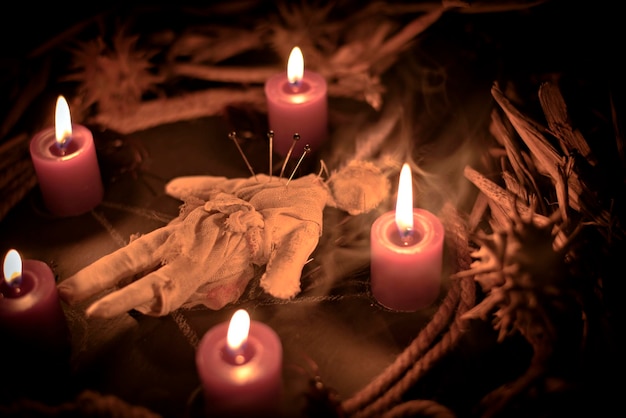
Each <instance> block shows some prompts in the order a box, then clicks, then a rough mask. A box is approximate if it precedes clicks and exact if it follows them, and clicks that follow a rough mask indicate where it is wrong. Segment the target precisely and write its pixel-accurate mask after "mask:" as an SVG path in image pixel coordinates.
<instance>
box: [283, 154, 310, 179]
mask: <svg viewBox="0 0 626 418" xmlns="http://www.w3.org/2000/svg"><path fill="white" fill-rule="evenodd" d="M310 151H311V146H310V145H309V144H306V145H305V146H304V151H303V152H302V156H301V157H300V159H299V160H298V164H296V166H295V167H294V169H293V171H292V173H291V176H289V180H287V184H286V185H285V186H288V185H289V182H290V181H291V179H292V178H293V175H294V174H296V170H298V167H300V163H301V162H302V160H304V157H306V155H307V154H308V153H309V152H310Z"/></svg>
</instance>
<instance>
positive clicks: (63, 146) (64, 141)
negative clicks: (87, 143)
mask: <svg viewBox="0 0 626 418" xmlns="http://www.w3.org/2000/svg"><path fill="white" fill-rule="evenodd" d="M71 141H72V136H71V135H65V136H64V137H63V138H61V140H60V141H57V147H58V148H59V151H60V153H61V155H62V156H65V154H66V153H67V147H68V145H69V144H70V142H71Z"/></svg>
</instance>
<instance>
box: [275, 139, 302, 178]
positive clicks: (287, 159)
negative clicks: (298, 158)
mask: <svg viewBox="0 0 626 418" xmlns="http://www.w3.org/2000/svg"><path fill="white" fill-rule="evenodd" d="M299 140H300V134H299V133H297V132H296V133H295V134H293V141H291V146H290V147H289V151H288V152H287V156H286V157H285V161H284V162H283V168H281V169H280V176H279V177H280V178H282V177H283V173H284V172H285V167H287V162H288V161H289V159H290V158H291V153H292V152H293V148H294V147H295V146H296V142H298V141H299Z"/></svg>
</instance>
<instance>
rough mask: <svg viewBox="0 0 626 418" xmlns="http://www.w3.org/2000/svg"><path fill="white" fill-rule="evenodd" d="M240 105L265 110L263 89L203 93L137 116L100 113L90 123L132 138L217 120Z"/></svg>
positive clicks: (155, 105)
mask: <svg viewBox="0 0 626 418" xmlns="http://www.w3.org/2000/svg"><path fill="white" fill-rule="evenodd" d="M238 102H239V103H250V104H253V105H255V106H257V107H260V108H263V107H264V106H265V97H264V93H263V90H262V89H261V88H249V89H243V90H242V89H230V88H219V89H209V90H203V91H199V92H194V93H188V94H183V95H181V96H176V97H170V98H163V99H156V100H151V101H146V102H142V103H140V104H139V105H138V107H137V109H136V110H135V111H134V112H130V113H128V114H124V115H119V114H112V113H100V114H98V115H96V116H95V117H94V118H93V119H92V120H91V122H93V123H96V124H99V125H102V126H104V127H107V128H109V129H112V130H114V131H117V132H119V133H122V134H129V133H133V132H137V131H141V130H144V129H149V128H154V127H157V126H159V125H163V124H166V123H173V122H179V121H183V120H191V119H196V118H201V117H207V116H215V115H217V114H219V113H220V112H221V111H222V110H223V109H224V107H226V106H227V105H229V104H232V103H238Z"/></svg>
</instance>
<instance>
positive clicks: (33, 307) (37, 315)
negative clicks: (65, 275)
mask: <svg viewBox="0 0 626 418" xmlns="http://www.w3.org/2000/svg"><path fill="white" fill-rule="evenodd" d="M0 329H1V330H2V331H3V336H4V337H3V339H4V341H5V342H6V341H9V340H10V341H11V342H12V344H14V345H16V346H19V345H23V346H25V347H26V346H30V347H29V348H31V349H33V348H36V347H38V349H39V350H40V351H41V352H47V353H50V355H53V354H56V353H57V351H59V350H64V349H65V348H66V347H67V346H68V344H69V329H68V326H67V322H66V320H65V314H64V313H63V309H62V308H61V303H60V301H59V296H58V292H57V288H56V283H55V280H54V275H53V273H52V270H51V269H50V267H48V265H47V264H46V263H44V262H42V261H38V260H24V261H23V262H22V259H21V257H20V255H19V253H18V252H17V251H15V250H10V251H9V252H8V253H7V255H6V257H5V261H4V275H3V280H2V282H1V283H0ZM9 336H10V337H11V338H8V337H9ZM35 346H36V347H35ZM15 354H16V355H19V353H15Z"/></svg>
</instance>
